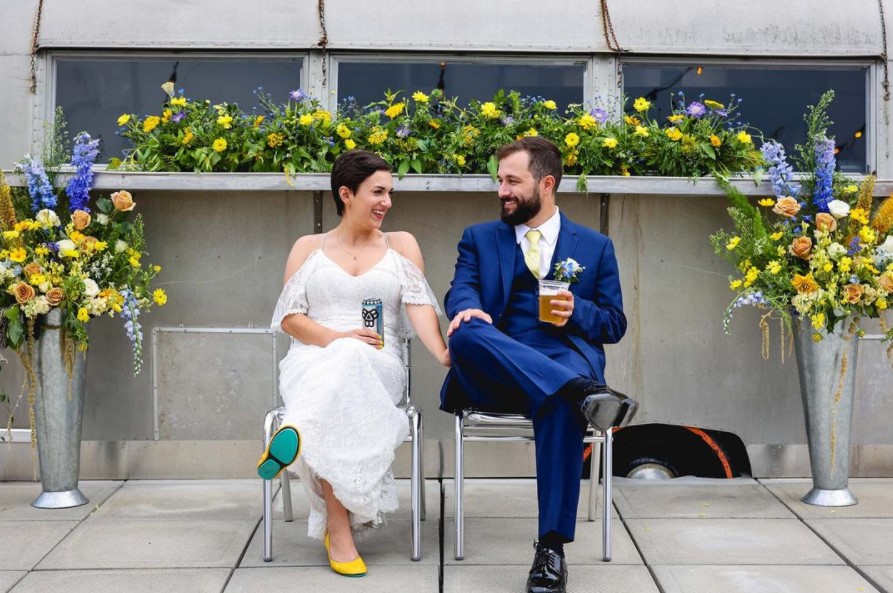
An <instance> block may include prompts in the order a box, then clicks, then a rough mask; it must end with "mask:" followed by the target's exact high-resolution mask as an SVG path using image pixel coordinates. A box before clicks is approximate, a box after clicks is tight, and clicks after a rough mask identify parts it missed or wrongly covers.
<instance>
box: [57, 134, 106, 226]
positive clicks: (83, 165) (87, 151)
mask: <svg viewBox="0 0 893 593" xmlns="http://www.w3.org/2000/svg"><path fill="white" fill-rule="evenodd" d="M98 154H99V140H98V139H97V140H93V139H92V138H90V134H88V133H86V132H82V133H80V134H78V137H77V138H75V141H74V151H73V152H72V155H71V164H72V165H74V167H75V173H74V175H73V176H72V178H71V179H69V180H68V185H67V186H65V193H66V195H68V210H69V212H74V211H75V210H83V211H84V212H90V209H89V208H88V207H87V202H88V201H89V200H90V188H91V187H93V163H94V161H96V156H97V155H98Z"/></svg>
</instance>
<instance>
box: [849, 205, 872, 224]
mask: <svg viewBox="0 0 893 593" xmlns="http://www.w3.org/2000/svg"><path fill="white" fill-rule="evenodd" d="M850 218H852V219H853V220H855V221H856V222H860V223H862V224H868V213H867V212H865V210H863V209H862V208H853V209H852V210H850Z"/></svg>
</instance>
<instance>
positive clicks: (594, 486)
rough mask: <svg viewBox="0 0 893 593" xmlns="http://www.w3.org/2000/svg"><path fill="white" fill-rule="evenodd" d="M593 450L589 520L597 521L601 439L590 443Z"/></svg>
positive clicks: (590, 471) (590, 457)
mask: <svg viewBox="0 0 893 593" xmlns="http://www.w3.org/2000/svg"><path fill="white" fill-rule="evenodd" d="M590 444H591V445H592V451H591V452H590V454H589V520H590V521H595V511H596V509H597V508H598V502H597V501H598V469H599V465H600V464H601V460H602V443H601V441H598V442H595V443H590Z"/></svg>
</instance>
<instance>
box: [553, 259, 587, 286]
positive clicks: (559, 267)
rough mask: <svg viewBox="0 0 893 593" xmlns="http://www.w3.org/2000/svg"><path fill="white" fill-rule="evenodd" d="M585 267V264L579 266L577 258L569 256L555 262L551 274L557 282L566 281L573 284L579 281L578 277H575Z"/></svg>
mask: <svg viewBox="0 0 893 593" xmlns="http://www.w3.org/2000/svg"><path fill="white" fill-rule="evenodd" d="M585 269H586V266H581V265H580V264H579V262H577V260H575V259H574V258H572V257H569V258H567V259H565V260H562V261H560V262H557V263H556V264H555V268H554V270H553V274H554V276H555V280H557V281H559V282H568V283H570V284H574V283H575V282H579V281H580V279H579V278H577V275H578V274H579V273H580V272H582V271H583V270H585Z"/></svg>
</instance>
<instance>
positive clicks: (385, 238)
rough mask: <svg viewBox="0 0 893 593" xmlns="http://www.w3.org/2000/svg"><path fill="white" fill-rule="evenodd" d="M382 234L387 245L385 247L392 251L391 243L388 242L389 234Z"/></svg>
mask: <svg viewBox="0 0 893 593" xmlns="http://www.w3.org/2000/svg"><path fill="white" fill-rule="evenodd" d="M382 234H383V235H384V244H385V247H387V248H388V249H390V248H391V242H390V241H388V234H387V233H382Z"/></svg>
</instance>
